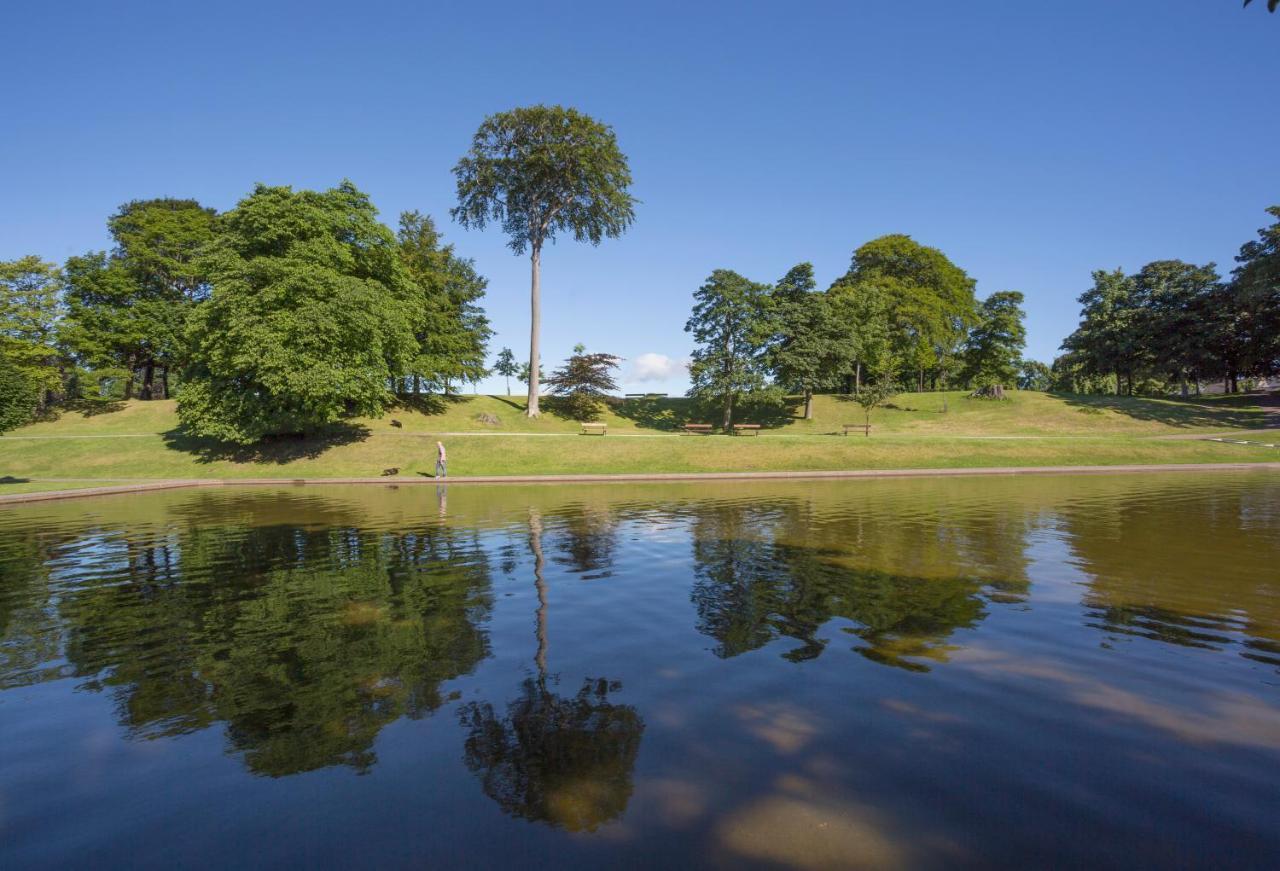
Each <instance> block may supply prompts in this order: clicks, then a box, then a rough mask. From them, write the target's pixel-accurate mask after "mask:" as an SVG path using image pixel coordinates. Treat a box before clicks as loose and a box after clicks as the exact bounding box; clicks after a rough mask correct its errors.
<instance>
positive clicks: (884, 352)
mask: <svg viewBox="0 0 1280 871" xmlns="http://www.w3.org/2000/svg"><path fill="white" fill-rule="evenodd" d="M827 302H828V305H829V306H830V308H831V313H832V317H833V319H834V320H835V322H836V324H837V328H838V330H839V331H840V336H841V344H842V346H843V351H842V352H841V354H840V356H841V357H842V358H843V360H844V362H843V364H842V365H843V366H844V367H845V369H846V371H845V372H844V375H845V377H846V378H850V377H851V378H852V381H853V383H852V385H851V389H846V391H845V392H846V393H856V392H859V391H860V390H861V389H862V374H863V372H864V371H874V370H876V369H878V368H880V367H881V365H882V363H881V361H883V360H886V359H890V356H889V349H890V346H891V341H890V323H889V308H888V298H887V294H886V293H885V291H883V290H882V289H881V287H880V286H879V285H878V284H877V283H875V282H874V281H858V280H846V279H841V280H840V281H837V282H836V283H835V284H833V285H832V286H831V288H830V289H829V290H828V291H827ZM849 369H851V370H852V371H848V370H849ZM890 374H893V373H890Z"/></svg>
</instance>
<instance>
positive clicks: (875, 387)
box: [853, 368, 902, 426]
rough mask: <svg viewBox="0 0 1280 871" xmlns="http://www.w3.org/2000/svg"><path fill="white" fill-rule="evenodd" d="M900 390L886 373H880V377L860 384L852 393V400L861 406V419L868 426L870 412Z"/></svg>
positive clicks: (869, 423) (890, 369)
mask: <svg viewBox="0 0 1280 871" xmlns="http://www.w3.org/2000/svg"><path fill="white" fill-rule="evenodd" d="M885 371H886V372H891V371H893V369H892V368H886V370H885ZM901 392H902V390H901V388H900V387H898V385H896V384H894V383H893V381H892V380H890V378H889V376H888V375H882V376H881V377H880V378H877V379H876V380H874V381H872V382H870V383H868V384H864V385H862V389H861V390H859V391H858V392H857V393H856V394H855V395H854V397H853V401H854V402H856V403H858V405H860V406H862V415H863V421H864V422H865V423H866V424H867V426H870V425H871V412H873V411H875V410H876V409H877V408H879V407H880V406H881V405H884V404H885V403H886V402H888V401H889V400H890V399H892V398H893V397H895V396H897V395H898V394H899V393H901Z"/></svg>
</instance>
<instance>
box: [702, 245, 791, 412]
mask: <svg viewBox="0 0 1280 871" xmlns="http://www.w3.org/2000/svg"><path fill="white" fill-rule="evenodd" d="M693 298H694V306H693V314H692V315H691V316H690V317H689V321H688V323H686V324H685V327H684V330H685V332H686V333H691V334H692V335H693V340H694V341H695V342H697V343H698V347H697V348H696V349H694V352H693V355H692V363H691V364H690V366H689V379H690V380H691V381H692V382H693V384H692V387H691V388H690V390H689V395H690V396H694V397H699V398H705V399H709V400H712V401H714V402H717V403H719V404H720V406H721V408H722V409H723V411H724V418H723V426H724V429H725V431H728V430H729V429H730V428H731V427H732V426H733V406H734V403H735V402H736V401H737V400H738V399H739V398H741V397H742V396H743V395H745V394H747V393H750V392H752V391H755V390H759V389H760V388H761V387H763V386H764V383H765V373H766V372H767V371H768V360H767V350H768V344H767V343H768V340H769V336H770V335H771V334H772V333H773V322H772V313H771V303H770V299H769V287H768V285H765V284H759V283H757V282H754V281H748V280H747V279H746V278H743V277H742V276H741V275H739V274H738V273H736V272H733V271H732V270H728V269H717V270H716V271H714V272H712V273H711V276H710V277H709V278H708V279H707V281H706V283H705V284H703V285H702V287H700V288H698V290H697V292H696V293H694V295H693Z"/></svg>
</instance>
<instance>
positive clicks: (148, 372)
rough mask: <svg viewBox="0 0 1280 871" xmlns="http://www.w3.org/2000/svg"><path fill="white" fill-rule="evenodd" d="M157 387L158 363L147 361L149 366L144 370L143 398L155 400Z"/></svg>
mask: <svg viewBox="0 0 1280 871" xmlns="http://www.w3.org/2000/svg"><path fill="white" fill-rule="evenodd" d="M155 385H156V361H155V360H147V365H146V366H144V367H143V369H142V398H143V399H148V400H149V399H155Z"/></svg>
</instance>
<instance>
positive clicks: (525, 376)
mask: <svg viewBox="0 0 1280 871" xmlns="http://www.w3.org/2000/svg"><path fill="white" fill-rule="evenodd" d="M546 377H547V376H546V374H545V373H544V372H543V371H542V364H541V363H539V364H538V380H539V381H545V380H546ZM516 380H517V381H519V382H520V383H521V384H524V385H526V386H527V385H528V384H529V364H528V363H521V364H520V370H519V372H518V373H517V375H516Z"/></svg>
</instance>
